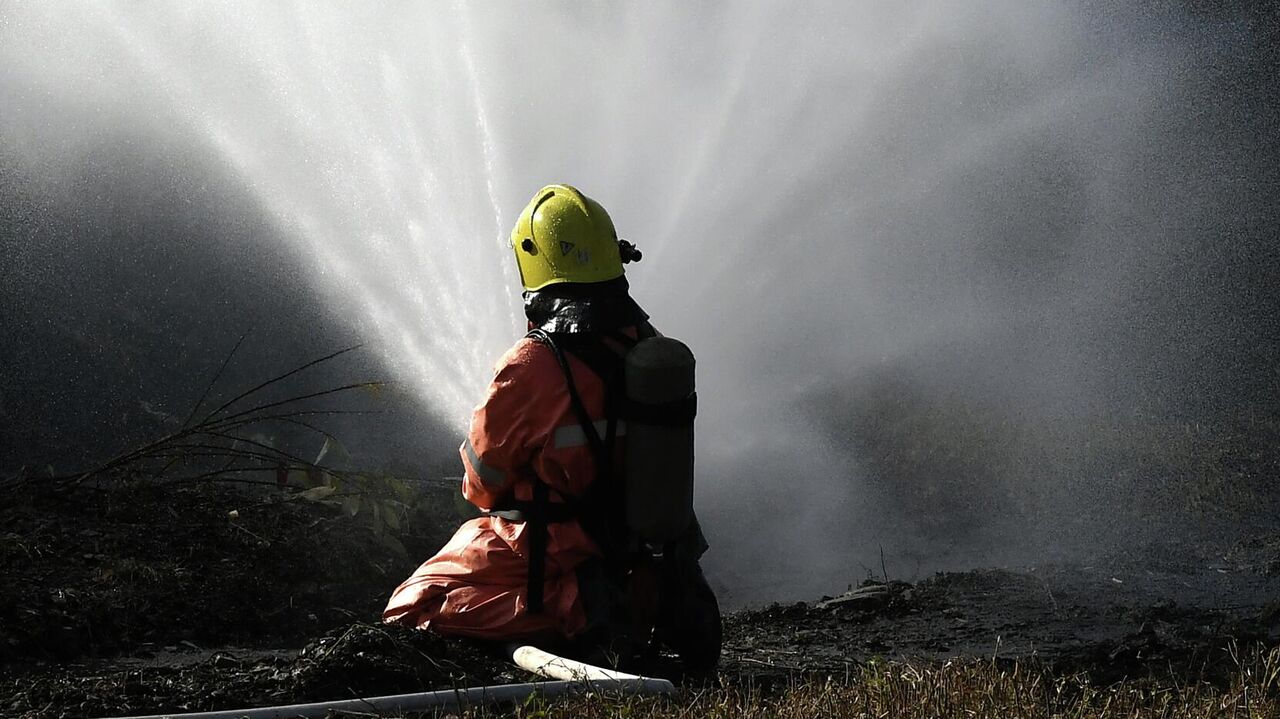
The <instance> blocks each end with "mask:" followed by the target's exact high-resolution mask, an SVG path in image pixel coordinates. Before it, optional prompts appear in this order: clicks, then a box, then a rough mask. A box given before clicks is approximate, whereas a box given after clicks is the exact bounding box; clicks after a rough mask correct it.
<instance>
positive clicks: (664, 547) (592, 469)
mask: <svg viewBox="0 0 1280 719" xmlns="http://www.w3.org/2000/svg"><path fill="white" fill-rule="evenodd" d="M511 243H512V248H513V250H514V253H515V256H516V262H517V265H518V267H519V270H520V277H521V281H522V283H523V285H524V290H525V291H524V306H525V314H526V316H527V318H528V320H529V330H530V334H529V335H527V336H525V337H524V338H523V339H521V340H520V341H518V342H517V343H516V344H515V346H513V347H512V348H511V349H510V350H508V351H507V353H506V354H505V355H504V356H503V357H502V359H501V360H500V361H499V362H498V366H497V371H496V374H495V376H494V378H493V381H492V382H491V383H490V385H489V387H488V391H487V393H486V395H485V398H484V400H483V402H482V403H481V404H480V406H479V407H478V408H477V409H476V410H475V412H474V414H473V415H472V418H471V426H470V430H469V433H468V436H467V439H466V441H464V442H463V443H462V447H461V449H460V454H461V457H462V464H463V467H464V468H465V476H464V478H463V483H462V493H463V495H464V496H465V497H466V499H467V500H468V501H470V502H471V503H472V504H474V505H475V506H476V507H478V508H479V509H480V510H481V511H482V513H483V516H481V517H479V518H477V519H472V520H470V521H468V522H466V523H464V524H463V525H462V526H461V527H460V528H459V529H458V531H457V532H456V533H455V534H454V536H453V538H452V539H451V540H450V541H449V542H448V543H447V544H446V545H445V546H444V547H443V548H442V549H441V550H440V551H439V552H438V553H437V554H436V555H435V556H433V557H431V558H430V559H428V560H427V561H426V562H424V563H423V564H422V565H421V566H420V567H419V568H418V569H417V571H415V572H414V573H413V575H412V576H410V577H409V578H408V579H407V580H405V581H404V583H402V584H401V585H400V586H399V587H398V588H397V589H396V590H395V592H394V593H393V594H392V596H391V599H390V601H389V602H388V604H387V607H386V610H385V611H384V613H383V620H384V621H386V622H395V623H401V624H406V625H410V626H414V627H418V628H421V629H428V628H430V629H432V630H435V631H438V632H440V633H444V634H455V635H462V636H469V637H476V638H480V639H489V640H503V641H512V640H530V641H556V640H576V641H577V642H578V643H579V645H580V646H583V645H590V646H595V647H599V646H601V645H603V644H609V645H610V646H611V647H612V651H615V652H618V651H619V649H618V648H619V647H623V649H622V650H620V651H621V654H622V655H626V656H630V655H632V654H634V653H636V652H638V651H641V650H645V649H647V650H648V651H652V650H654V648H655V647H656V646H657V645H658V644H659V643H661V644H665V645H666V646H667V647H668V648H670V649H672V650H674V651H676V652H677V653H679V655H680V656H681V658H682V659H683V660H684V663H685V666H686V669H687V670H689V671H691V672H695V673H706V672H709V671H713V670H714V666H715V663H716V661H717V659H718V656H719V649H720V617H719V611H718V608H717V607H716V602H715V596H714V595H713V594H712V592H711V590H710V588H709V587H708V586H707V584H706V581H705V580H704V579H703V577H702V573H701V570H700V569H699V568H698V561H697V560H698V557H700V556H701V554H702V553H703V552H704V551H705V550H706V548H707V546H706V543H705V540H704V539H703V537H702V533H701V531H700V529H699V528H698V525H697V520H696V518H694V517H693V514H692V411H693V410H692V406H691V404H690V402H691V400H692V399H693V398H692V397H689V398H687V399H682V400H680V402H677V403H675V404H673V405H672V407H674V409H672V410H671V413H674V414H673V416H674V420H673V421H671V422H667V421H665V420H654V421H658V422H659V423H660V424H664V425H668V427H667V428H666V429H664V430H663V431H665V432H666V433H665V434H664V433H662V432H657V433H651V435H650V436H651V437H652V436H657V437H659V438H660V439H659V440H658V443H659V444H661V441H664V440H661V438H666V437H670V436H673V435H672V432H674V433H675V436H684V435H682V434H681V432H682V430H681V429H680V427H682V426H684V425H687V428H688V431H687V442H679V441H677V442H671V441H670V440H665V441H667V442H668V444H670V445H671V446H672V447H674V449H670V452H674V453H675V454H677V455H680V456H676V457H674V458H673V462H671V463H668V464H669V466H672V467H674V468H675V470H674V471H664V472H663V476H662V477H654V478H653V480H652V481H649V480H648V479H646V478H641V477H636V476H633V477H629V478H628V477H627V476H626V470H627V468H628V466H637V465H636V464H635V462H632V463H630V464H629V463H628V462H627V461H626V457H627V440H628V438H627V421H626V420H625V418H624V417H623V416H622V415H623V414H625V412H624V411H623V410H622V409H620V408H622V407H624V406H625V405H626V402H625V400H624V398H623V397H622V395H624V394H625V390H624V388H623V387H622V386H621V384H622V380H621V376H622V374H623V369H622V368H623V367H624V366H626V365H625V363H624V358H626V357H628V356H629V352H630V350H631V349H632V348H633V347H635V346H636V345H637V343H638V342H640V341H641V340H645V339H648V338H652V337H654V336H656V335H657V332H656V331H655V330H654V328H653V327H652V326H651V325H650V324H649V322H648V315H647V314H646V313H645V312H644V311H643V310H642V309H641V308H640V307H639V306H638V305H637V304H636V303H635V301H633V300H632V298H631V296H630V293H629V291H628V285H627V280H626V277H625V276H624V271H623V264H624V263H626V262H630V261H634V260H638V259H640V252H639V251H638V250H636V249H635V247H634V246H633V245H631V244H630V243H628V242H626V241H624V240H619V239H618V235H617V232H616V231H615V230H614V226H613V222H612V220H611V219H610V218H609V215H608V213H607V212H606V211H605V209H604V208H603V207H601V206H600V204H599V203H597V202H596V201H595V200H593V199H591V198H589V197H587V196H585V195H583V194H582V193H581V192H579V191H578V190H577V189H575V188H573V187H571V186H568V185H549V186H547V187H544V188H543V189H542V190H540V191H539V192H538V193H537V194H536V195H535V196H534V197H533V199H532V200H531V201H530V203H529V204H528V206H527V207H526V208H525V209H524V211H523V212H522V213H521V214H520V217H519V219H518V220H517V222H516V226H515V228H514V229H513V231H512V235H511ZM670 342H672V343H674V344H675V345H678V346H679V347H683V345H680V344H679V343H678V342H674V341H670ZM651 344H652V343H651ZM684 351H685V353H687V349H686V350H684ZM638 354H639V353H632V356H633V358H634V356H635V355H638ZM660 354H661V353H660ZM687 363H688V373H689V382H690V383H691V382H692V355H688V358H687ZM632 372H633V373H635V372H637V371H636V370H632ZM668 374H669V372H668ZM658 376H659V377H661V376H663V375H661V373H659V375H658ZM690 388H691V384H690ZM684 391H685V390H682V392H684ZM671 413H669V414H671ZM651 414H652V413H651ZM643 421H645V419H644V418H640V419H639V420H637V421H635V422H632V426H633V428H634V429H633V432H632V434H633V435H635V436H636V437H637V440H636V441H637V442H641V441H644V437H642V436H641V432H640V427H641V424H640V423H641V422H643ZM670 427H675V428H676V429H674V430H672V429H670ZM648 442H649V445H650V446H646V447H645V448H644V450H643V452H641V451H636V452H633V453H632V456H633V457H637V458H640V459H644V460H646V461H648V462H650V464H651V463H652V458H653V457H654V456H661V455H663V453H664V452H667V451H668V449H669V448H668V447H664V446H653V445H654V443H655V440H653V439H649V440H648ZM685 445H687V446H685ZM633 449H635V448H633ZM670 452H668V453H670ZM641 455H643V456H641ZM683 455H687V457H684V456H683ZM686 460H687V461H686ZM639 466H643V467H649V466H650V465H643V464H642V465H639ZM686 466H687V468H688V470H687V474H688V475H689V476H688V477H687V478H682V476H681V475H682V474H684V473H685V472H684V471H683V470H682V468H683V467H686ZM647 471H650V472H652V470H647ZM640 473H641V472H639V471H636V472H633V474H640ZM672 477H674V479H672ZM628 483H629V485H628ZM673 483H674V485H675V486H676V487H677V488H676V489H675V490H673V491H666V490H664V494H663V501H659V502H657V503H656V504H655V503H653V502H643V501H637V499H636V498H637V497H639V498H644V495H645V493H646V491H648V490H650V489H651V488H665V487H668V486H670V485H672V484H673ZM682 485H687V486H684V488H683V489H680V488H679V487H680V486H682ZM627 496H632V497H633V499H632V502H631V503H632V505H633V507H632V511H631V514H632V515H635V514H636V513H637V512H644V511H650V510H652V511H650V513H651V514H653V513H654V512H657V513H659V514H661V515H662V516H661V517H659V518H658V519H657V525H662V524H667V525H670V526H669V527H668V528H667V529H665V530H661V531H657V532H655V534H656V535H657V539H656V540H653V541H650V539H651V538H646V537H645V536H641V535H640V534H638V533H637V531H636V530H635V529H634V528H633V526H629V521H628V511H627V509H626V507H625V506H624V504H626V501H627V500H626V497H627ZM667 497H669V499H667ZM664 503H665V507H667V508H665V509H653V508H652V507H650V505H653V506H654V507H662V506H664ZM685 505H687V509H686V508H685ZM672 508H674V509H672ZM671 517H675V518H676V519H675V520H674V522H675V523H674V524H672V521H673V520H672V519H671ZM630 524H631V525H636V524H641V525H644V524H646V522H645V521H632V522H630ZM647 524H650V525H653V524H654V522H653V521H649V522H647ZM657 525H655V526H657ZM662 532H666V533H665V534H663V533H662ZM614 656H615V657H618V658H620V659H624V660H625V658H626V657H625V656H620V655H619V654H614Z"/></svg>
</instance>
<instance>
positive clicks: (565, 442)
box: [553, 419, 627, 449]
mask: <svg viewBox="0 0 1280 719" xmlns="http://www.w3.org/2000/svg"><path fill="white" fill-rule="evenodd" d="M591 424H592V426H594V427H595V428H596V433H597V434H599V435H600V439H604V433H605V432H607V431H609V421H608V420H604V419H602V420H599V421H596V422H592V423H591ZM616 432H617V436H619V437H621V436H622V435H624V434H626V433H627V423H626V422H618V429H617V430H616ZM553 441H554V443H555V448H556V449H568V448H570V447H581V446H582V445H584V444H586V443H587V433H586V432H584V431H583V430H582V425H580V424H566V425H565V426H563V427H556V432H555V435H553Z"/></svg>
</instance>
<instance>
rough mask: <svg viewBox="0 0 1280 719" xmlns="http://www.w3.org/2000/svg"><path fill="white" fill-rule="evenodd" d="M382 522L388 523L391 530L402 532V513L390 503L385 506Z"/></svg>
mask: <svg viewBox="0 0 1280 719" xmlns="http://www.w3.org/2000/svg"><path fill="white" fill-rule="evenodd" d="M382 521H383V522H386V524H387V527H388V528H389V529H394V530H396V531H400V512H398V511H396V507H395V506H394V505H392V504H391V503H390V502H387V503H385V504H384V511H383V512H382Z"/></svg>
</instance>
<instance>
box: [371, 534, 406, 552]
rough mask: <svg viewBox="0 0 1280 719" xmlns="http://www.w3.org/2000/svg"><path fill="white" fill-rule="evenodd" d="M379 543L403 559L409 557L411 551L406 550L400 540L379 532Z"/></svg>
mask: <svg viewBox="0 0 1280 719" xmlns="http://www.w3.org/2000/svg"><path fill="white" fill-rule="evenodd" d="M378 543H379V544H381V545H382V546H384V547H386V548H387V549H390V550H391V551H392V552H394V553H395V554H397V555H399V556H401V557H407V556H409V550H407V549H405V548H404V545H403V544H401V543H400V540H399V539H396V538H395V537H393V536H391V535H390V534H387V533H386V532H378Z"/></svg>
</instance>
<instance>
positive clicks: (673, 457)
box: [625, 337, 696, 545]
mask: <svg viewBox="0 0 1280 719" xmlns="http://www.w3.org/2000/svg"><path fill="white" fill-rule="evenodd" d="M626 391H627V400H628V402H627V405H628V411H627V412H626V413H625V415H626V420H627V449H626V478H627V479H626V507H627V524H628V526H629V527H630V528H631V529H632V531H634V532H635V533H636V534H637V535H639V537H640V539H641V540H642V541H644V542H647V543H649V544H653V545H663V544H666V543H668V542H670V541H672V540H674V539H676V538H677V537H679V536H680V534H681V533H682V532H683V531H684V530H685V529H686V528H687V527H688V526H689V522H690V521H692V519H693V417H694V414H695V411H696V405H695V402H696V395H695V394H694V359H693V352H691V351H690V350H689V348H688V347H687V346H685V344H684V343H683V342H681V341H679V340H676V339H672V338H670V337H651V338H649V339H646V340H642V341H641V342H639V343H637V344H636V346H635V347H633V348H632V349H631V351H630V352H628V353H627V358H626Z"/></svg>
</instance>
